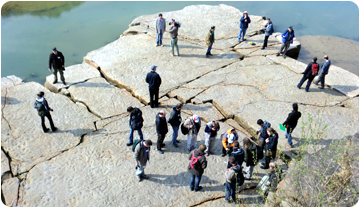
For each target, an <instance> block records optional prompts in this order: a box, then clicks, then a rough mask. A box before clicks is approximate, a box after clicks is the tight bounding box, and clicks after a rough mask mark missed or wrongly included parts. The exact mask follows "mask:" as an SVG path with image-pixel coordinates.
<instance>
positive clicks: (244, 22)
mask: <svg viewBox="0 0 360 208" xmlns="http://www.w3.org/2000/svg"><path fill="white" fill-rule="evenodd" d="M250 23H251V20H250V17H249V15H248V13H247V11H244V13H243V16H242V17H241V19H240V30H239V35H238V42H239V43H240V41H241V40H242V41H244V40H245V34H246V30H247V29H248V27H249V24H250ZM241 36H242V39H241Z"/></svg>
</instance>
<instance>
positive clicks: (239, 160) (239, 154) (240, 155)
mask: <svg viewBox="0 0 360 208" xmlns="http://www.w3.org/2000/svg"><path fill="white" fill-rule="evenodd" d="M230 157H234V158H235V161H236V164H238V165H240V166H242V164H243V162H244V157H245V152H244V150H243V149H242V148H241V147H240V143H239V141H237V140H235V141H234V150H233V151H232V153H231V154H230ZM230 167H231V165H230V163H228V166H227V168H230Z"/></svg>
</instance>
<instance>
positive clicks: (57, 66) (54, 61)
mask: <svg viewBox="0 0 360 208" xmlns="http://www.w3.org/2000/svg"><path fill="white" fill-rule="evenodd" d="M51 65H52V67H53V69H54V70H53V74H54V82H53V84H55V83H57V81H58V79H57V73H58V72H59V73H60V78H61V81H62V83H63V84H64V85H66V83H65V77H64V71H63V70H65V68H64V65H65V58H64V56H63V54H62V53H61V52H60V51H58V50H57V49H56V48H53V52H52V53H51V54H50V58H49V71H51Z"/></svg>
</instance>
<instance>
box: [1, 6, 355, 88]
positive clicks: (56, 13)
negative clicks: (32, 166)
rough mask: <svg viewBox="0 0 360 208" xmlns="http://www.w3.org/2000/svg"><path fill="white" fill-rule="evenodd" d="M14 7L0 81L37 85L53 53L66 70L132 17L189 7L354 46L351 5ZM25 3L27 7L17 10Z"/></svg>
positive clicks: (6, 20)
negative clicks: (233, 11)
mask: <svg viewBox="0 0 360 208" xmlns="http://www.w3.org/2000/svg"><path fill="white" fill-rule="evenodd" d="M15 3H16V5H17V6H16V7H14V8H5V7H3V9H2V18H1V76H2V77H4V76H7V75H16V76H18V77H21V78H22V79H24V80H25V81H36V82H39V83H41V84H43V83H44V82H45V77H46V76H48V75H49V74H51V72H49V71H48V70H47V69H48V61H49V54H50V53H51V49H52V48H53V47H57V48H58V50H59V51H61V52H62V53H63V54H64V56H65V65H66V66H70V65H74V64H78V63H81V62H82V60H83V57H84V56H85V55H86V54H87V53H88V52H90V51H92V50H95V49H97V48H100V47H102V46H104V45H106V44H108V43H110V42H112V41H114V40H116V39H117V38H119V36H120V35H121V34H122V33H123V31H125V30H126V29H127V28H128V25H129V24H130V23H131V21H132V20H133V19H134V18H135V17H137V16H140V15H147V14H153V13H158V12H165V11H174V10H181V9H182V8H184V7H185V6H188V5H193V4H207V5H218V4H227V5H231V6H234V7H235V8H238V9H239V10H240V11H244V10H247V11H248V13H249V14H253V15H259V16H266V17H270V18H271V19H272V21H273V23H274V29H275V31H279V32H283V31H284V30H285V29H286V28H287V27H288V26H290V25H292V26H293V27H294V30H295V34H296V36H298V37H300V36H303V35H321V36H337V37H343V38H348V39H351V40H355V41H359V9H358V6H357V5H356V4H355V3H353V2H259V1H257V2H250V1H246V2H238V1H236V2H235V1H231V2H225V1H212V2H204V1H202V2H191V1H186V2H181V1H178V2H150V1H147V2H128V1H127V2H81V3H79V2H61V3H59V2H55V3H56V4H55V3H54V4H51V2H50V3H49V2H43V3H40V4H39V2H36V3H37V5H34V6H29V5H31V2H30V4H29V2H24V3H21V2H15ZM25 3H27V4H28V5H25V6H23V7H21V6H19V5H21V4H25ZM33 3H35V2H33ZM42 6H43V7H42ZM5 9H6V10H5ZM215 18H216V17H215ZM199 21H201V19H200V20H199ZM180 32H181V31H180ZM329 44H331V43H329Z"/></svg>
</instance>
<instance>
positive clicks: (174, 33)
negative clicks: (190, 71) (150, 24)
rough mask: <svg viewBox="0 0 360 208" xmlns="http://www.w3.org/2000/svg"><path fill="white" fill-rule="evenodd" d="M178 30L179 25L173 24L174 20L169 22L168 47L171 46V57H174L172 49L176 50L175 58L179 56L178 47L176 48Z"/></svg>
mask: <svg viewBox="0 0 360 208" xmlns="http://www.w3.org/2000/svg"><path fill="white" fill-rule="evenodd" d="M178 30H179V25H178V23H177V22H175V20H174V19H172V20H171V28H170V30H169V33H170V37H171V41H170V46H171V51H170V54H171V56H174V48H176V53H177V56H179V47H178V44H177V42H178V38H177V36H178Z"/></svg>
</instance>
